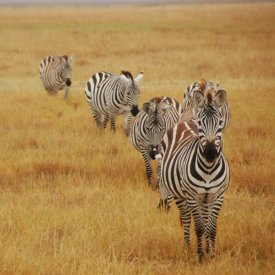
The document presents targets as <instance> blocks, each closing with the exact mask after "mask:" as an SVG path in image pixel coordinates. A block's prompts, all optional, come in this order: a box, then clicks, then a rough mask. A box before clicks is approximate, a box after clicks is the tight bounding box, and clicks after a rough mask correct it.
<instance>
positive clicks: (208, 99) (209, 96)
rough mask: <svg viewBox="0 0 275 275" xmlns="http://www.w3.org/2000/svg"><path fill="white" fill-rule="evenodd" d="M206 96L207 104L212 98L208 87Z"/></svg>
mask: <svg viewBox="0 0 275 275" xmlns="http://www.w3.org/2000/svg"><path fill="white" fill-rule="evenodd" d="M206 98H207V105H210V104H211V103H212V100H213V97H212V93H211V90H210V89H208V91H207V94H206Z"/></svg>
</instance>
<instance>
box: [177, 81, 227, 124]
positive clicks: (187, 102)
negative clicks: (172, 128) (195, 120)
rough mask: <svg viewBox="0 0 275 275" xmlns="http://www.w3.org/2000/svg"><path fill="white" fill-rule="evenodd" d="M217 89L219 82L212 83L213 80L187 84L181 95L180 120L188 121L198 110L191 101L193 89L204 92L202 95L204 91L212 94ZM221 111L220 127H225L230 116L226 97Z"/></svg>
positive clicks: (192, 99)
mask: <svg viewBox="0 0 275 275" xmlns="http://www.w3.org/2000/svg"><path fill="white" fill-rule="evenodd" d="M219 90H221V89H220V88H219V84H214V83H213V82H207V81H206V80H204V79H202V80H201V81H199V82H194V83H193V84H191V85H189V86H188V87H187V89H186V91H185V93H184V96H183V97H184V101H183V115H182V118H181V121H188V120H189V119H190V118H192V117H193V116H194V115H195V114H196V113H197V111H198V109H197V108H195V107H194V103H193V101H194V93H195V91H201V92H203V93H204V95H206V92H209V91H210V92H211V93H212V94H213V95H214V94H215V93H216V91H219ZM205 100H206V99H204V101H205ZM192 112H193V114H192ZM221 113H222V116H223V124H222V129H226V128H227V127H228V126H229V124H230V117H231V114H230V109H229V106H228V102H227V99H225V104H224V105H223V106H222V108H221Z"/></svg>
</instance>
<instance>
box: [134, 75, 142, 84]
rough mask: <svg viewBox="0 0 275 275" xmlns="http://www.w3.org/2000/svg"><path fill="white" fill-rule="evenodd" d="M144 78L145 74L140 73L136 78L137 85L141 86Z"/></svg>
mask: <svg viewBox="0 0 275 275" xmlns="http://www.w3.org/2000/svg"><path fill="white" fill-rule="evenodd" d="M142 78H143V72H140V73H139V74H138V75H137V76H136V78H135V83H136V84H137V85H139V84H140V81H141V79H142Z"/></svg>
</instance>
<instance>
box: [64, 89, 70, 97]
mask: <svg viewBox="0 0 275 275" xmlns="http://www.w3.org/2000/svg"><path fill="white" fill-rule="evenodd" d="M68 92H69V87H68V86H65V88H64V100H66V99H67V96H68Z"/></svg>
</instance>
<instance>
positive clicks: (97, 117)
mask: <svg viewBox="0 0 275 275" xmlns="http://www.w3.org/2000/svg"><path fill="white" fill-rule="evenodd" d="M91 111H92V114H93V117H94V119H95V122H96V125H97V127H99V128H100V129H102V122H101V114H100V113H99V112H98V111H96V110H95V109H93V108H91Z"/></svg>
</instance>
